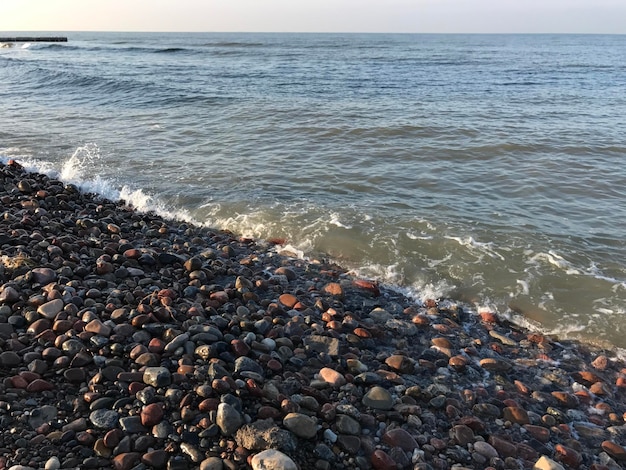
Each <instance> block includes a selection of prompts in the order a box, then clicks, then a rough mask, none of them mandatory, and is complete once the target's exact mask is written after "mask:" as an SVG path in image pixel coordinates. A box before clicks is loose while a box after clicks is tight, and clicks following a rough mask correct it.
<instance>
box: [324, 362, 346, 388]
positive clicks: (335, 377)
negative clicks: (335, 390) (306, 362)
mask: <svg viewBox="0 0 626 470" xmlns="http://www.w3.org/2000/svg"><path fill="white" fill-rule="evenodd" d="M319 374H320V378H321V379H322V380H323V381H324V382H326V383H328V384H330V385H331V386H333V387H341V386H342V385H345V384H346V378H345V377H344V376H343V374H341V373H339V372H337V371H336V370H335V369H331V368H330V367H324V368H322V369H321V370H320V372H319Z"/></svg>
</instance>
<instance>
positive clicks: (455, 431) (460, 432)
mask: <svg viewBox="0 0 626 470" xmlns="http://www.w3.org/2000/svg"><path fill="white" fill-rule="evenodd" d="M450 437H451V438H453V439H454V440H455V441H456V442H457V443H458V444H459V445H460V446H462V447H465V446H467V444H469V443H470V442H473V441H474V431H472V429H471V428H470V427H469V426H466V425H464V424H457V425H456V426H453V427H452V429H451V430H450Z"/></svg>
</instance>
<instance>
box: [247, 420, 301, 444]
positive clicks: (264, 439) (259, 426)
mask: <svg viewBox="0 0 626 470" xmlns="http://www.w3.org/2000/svg"><path fill="white" fill-rule="evenodd" d="M235 440H236V441H237V444H238V445H240V446H241V447H244V448H246V449H249V450H265V449H268V448H271V449H278V450H281V451H284V452H293V451H294V450H295V449H296V440H295V437H294V435H293V434H292V433H291V432H289V431H287V430H285V429H283V428H280V427H278V426H277V425H276V423H275V422H274V420H273V419H271V418H269V419H259V420H257V421H254V422H252V423H250V424H244V425H243V426H241V428H239V430H237V434H236V435H235Z"/></svg>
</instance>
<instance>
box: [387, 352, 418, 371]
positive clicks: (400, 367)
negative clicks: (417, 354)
mask: <svg viewBox="0 0 626 470" xmlns="http://www.w3.org/2000/svg"><path fill="white" fill-rule="evenodd" d="M385 364H387V365H388V366H389V367H391V368H392V369H393V370H396V371H398V372H400V373H402V374H410V373H411V372H413V370H414V369H415V363H414V362H413V360H412V359H411V358H409V357H407V356H403V355H401V354H394V355H392V356H389V357H388V358H387V359H385Z"/></svg>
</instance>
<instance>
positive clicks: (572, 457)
mask: <svg viewBox="0 0 626 470" xmlns="http://www.w3.org/2000/svg"><path fill="white" fill-rule="evenodd" d="M554 450H555V451H556V456H557V459H558V460H559V461H561V462H563V463H564V464H566V465H568V466H570V467H572V468H578V467H579V466H580V464H581V462H582V460H583V459H582V456H581V455H580V453H579V452H577V451H575V450H574V449H572V448H571V447H567V446H564V445H563V444H557V445H556V446H554Z"/></svg>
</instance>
